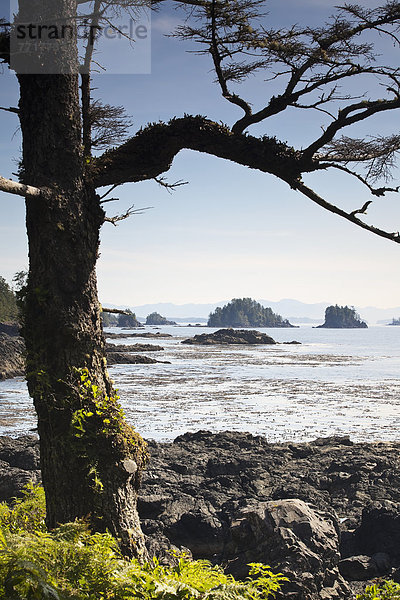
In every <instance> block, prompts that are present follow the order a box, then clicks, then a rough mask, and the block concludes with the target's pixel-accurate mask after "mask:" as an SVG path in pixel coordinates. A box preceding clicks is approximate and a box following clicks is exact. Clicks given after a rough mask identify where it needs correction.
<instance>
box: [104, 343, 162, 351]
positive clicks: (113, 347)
mask: <svg viewBox="0 0 400 600" xmlns="http://www.w3.org/2000/svg"><path fill="white" fill-rule="evenodd" d="M160 350H164V348H163V347H162V346H156V345H155V344H111V343H107V344H106V352H158V351H160Z"/></svg>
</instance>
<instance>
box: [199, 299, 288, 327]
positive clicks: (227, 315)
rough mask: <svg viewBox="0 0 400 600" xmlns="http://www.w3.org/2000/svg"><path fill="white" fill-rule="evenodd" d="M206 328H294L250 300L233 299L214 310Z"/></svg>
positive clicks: (286, 321)
mask: <svg viewBox="0 0 400 600" xmlns="http://www.w3.org/2000/svg"><path fill="white" fill-rule="evenodd" d="M207 325H208V327H295V325H292V324H291V323H289V321H288V320H287V319H283V318H282V317H281V316H280V315H277V314H275V313H274V312H273V311H272V309H271V308H265V307H264V306H262V305H261V304H260V303H259V302H256V301H255V300H252V299H251V298H234V299H233V300H231V301H230V302H229V303H228V304H226V305H225V306H224V307H222V308H220V307H218V308H216V309H215V311H214V312H212V313H211V314H210V316H209V318H208V323H207Z"/></svg>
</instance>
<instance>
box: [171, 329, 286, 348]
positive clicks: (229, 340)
mask: <svg viewBox="0 0 400 600" xmlns="http://www.w3.org/2000/svg"><path fill="white" fill-rule="evenodd" d="M182 344H203V345H204V346H211V345H212V346H214V345H217V344H241V345H245V344H248V345H252V344H276V342H275V340H274V339H272V337H270V336H269V335H267V334H266V333H261V332H260V331H256V330H255V329H230V328H228V329H218V331H215V332H214V333H201V334H199V335H195V336H193V337H192V338H188V339H187V340H183V342H182Z"/></svg>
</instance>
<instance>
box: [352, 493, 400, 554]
mask: <svg viewBox="0 0 400 600" xmlns="http://www.w3.org/2000/svg"><path fill="white" fill-rule="evenodd" d="M354 535H355V539H356V543H357V546H358V548H359V549H360V551H361V552H362V553H364V554H368V555H369V556H372V555H373V554H376V553H377V552H384V553H385V554H388V555H389V556H390V559H391V560H392V561H400V503H399V502H391V501H389V500H382V501H380V502H374V503H371V504H370V505H369V506H367V507H365V508H364V510H363V512H362V520H361V525H360V526H359V527H358V529H356V531H355V532H354Z"/></svg>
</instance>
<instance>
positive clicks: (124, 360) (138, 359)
mask: <svg viewBox="0 0 400 600" xmlns="http://www.w3.org/2000/svg"><path fill="white" fill-rule="evenodd" d="M155 363H163V364H165V365H170V364H171V363H170V361H169V360H156V359H155V358H150V356H145V355H144V354H128V353H125V352H108V353H107V364H108V365H109V366H111V365H153V364H155Z"/></svg>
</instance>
